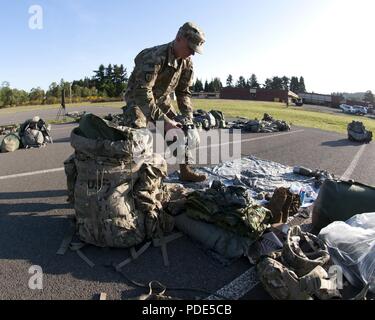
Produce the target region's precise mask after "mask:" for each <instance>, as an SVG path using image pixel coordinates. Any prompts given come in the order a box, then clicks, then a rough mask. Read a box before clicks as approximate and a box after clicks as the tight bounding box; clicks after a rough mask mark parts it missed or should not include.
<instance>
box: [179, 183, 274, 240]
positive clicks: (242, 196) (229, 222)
mask: <svg viewBox="0 0 375 320" xmlns="http://www.w3.org/2000/svg"><path fill="white" fill-rule="evenodd" d="M186 213H187V215H188V216H189V217H191V218H193V219H196V220H201V221H205V222H208V223H212V224H214V225H216V226H219V227H221V228H223V229H225V230H228V231H230V232H233V233H235V234H237V235H239V236H241V237H248V238H250V239H252V240H257V239H259V237H260V236H261V235H262V234H263V232H264V231H265V230H266V229H267V228H269V227H270V224H269V223H270V222H271V219H272V214H271V212H270V211H269V210H268V209H266V208H264V207H262V206H259V205H258V204H256V203H255V202H254V200H253V199H252V198H251V197H250V194H249V193H248V192H247V189H246V188H245V187H242V186H228V187H226V186H224V184H223V183H222V182H220V181H214V183H213V184H212V186H211V188H209V189H207V190H204V191H195V192H193V193H191V194H190V195H189V196H188V197H187V202H186Z"/></svg>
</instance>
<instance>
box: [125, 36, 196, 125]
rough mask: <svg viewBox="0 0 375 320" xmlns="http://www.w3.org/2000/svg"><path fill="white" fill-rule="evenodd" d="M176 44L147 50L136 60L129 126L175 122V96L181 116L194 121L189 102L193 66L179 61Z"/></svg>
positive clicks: (128, 109)
mask: <svg viewBox="0 0 375 320" xmlns="http://www.w3.org/2000/svg"><path fill="white" fill-rule="evenodd" d="M173 43H174V42H171V43H168V44H164V45H161V46H157V47H153V48H150V49H145V50H143V51H142V52H141V53H140V54H138V56H137V57H136V58H135V68H134V71H133V73H132V74H131V76H130V79H129V83H128V89H127V91H126V93H125V101H126V104H127V107H126V109H125V110H124V112H125V115H126V117H125V119H126V121H128V122H127V125H128V126H130V127H133V128H144V127H146V125H147V122H148V121H152V122H156V121H163V120H168V119H172V118H174V117H175V116H176V111H175V110H174V108H173V106H172V104H171V98H170V95H171V94H172V93H173V92H175V94H176V97H177V103H178V107H179V109H180V111H181V113H182V114H183V115H184V116H186V117H189V118H192V117H193V108H192V105H191V100H190V98H191V91H190V87H191V85H192V81H193V62H192V60H191V58H187V59H180V60H177V59H176V57H175V56H174V53H173Z"/></svg>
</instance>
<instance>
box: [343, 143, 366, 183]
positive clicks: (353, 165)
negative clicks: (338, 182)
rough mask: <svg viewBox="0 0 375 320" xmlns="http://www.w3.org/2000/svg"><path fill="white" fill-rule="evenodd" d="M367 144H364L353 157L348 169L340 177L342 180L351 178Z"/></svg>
mask: <svg viewBox="0 0 375 320" xmlns="http://www.w3.org/2000/svg"><path fill="white" fill-rule="evenodd" d="M366 146H367V144H364V145H363V146H362V147H361V148H360V149H359V150H358V152H357V154H356V155H355V156H354V158H353V161H352V162H351V163H350V165H349V167H348V169H346V171H345V173H344V174H343V176H342V177H341V179H342V180H349V179H350V177H351V176H352V174H353V172H354V170H355V168H356V167H357V165H358V162H359V160H360V159H361V157H362V155H363V153H364V152H365V149H366Z"/></svg>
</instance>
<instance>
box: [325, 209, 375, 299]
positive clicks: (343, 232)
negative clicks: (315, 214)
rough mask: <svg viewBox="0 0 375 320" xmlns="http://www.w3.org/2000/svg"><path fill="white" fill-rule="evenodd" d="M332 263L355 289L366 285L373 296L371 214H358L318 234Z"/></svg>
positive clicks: (374, 231) (374, 230)
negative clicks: (327, 249) (326, 247)
mask: <svg viewBox="0 0 375 320" xmlns="http://www.w3.org/2000/svg"><path fill="white" fill-rule="evenodd" d="M319 238H321V239H322V240H323V241H324V242H325V243H326V244H327V246H328V248H329V252H330V254H331V257H332V260H333V262H334V263H335V264H336V265H338V266H340V267H341V268H342V270H343V273H344V275H345V277H346V278H347V279H348V281H349V282H350V283H351V284H352V285H353V286H356V287H359V288H362V287H363V286H366V285H369V289H370V291H371V292H372V293H375V213H374V212H373V213H363V214H358V215H356V216H354V217H352V218H350V219H349V220H348V221H346V222H341V221H337V222H333V223H332V224H330V225H329V226H327V227H325V228H324V229H323V230H321V232H320V234H319Z"/></svg>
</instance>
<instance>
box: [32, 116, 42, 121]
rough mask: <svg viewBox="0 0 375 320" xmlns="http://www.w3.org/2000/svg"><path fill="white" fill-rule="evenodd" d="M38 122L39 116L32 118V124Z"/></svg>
mask: <svg viewBox="0 0 375 320" xmlns="http://www.w3.org/2000/svg"><path fill="white" fill-rule="evenodd" d="M39 120H40V117H39V116H35V117H34V118H32V120H31V121H32V122H39Z"/></svg>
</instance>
